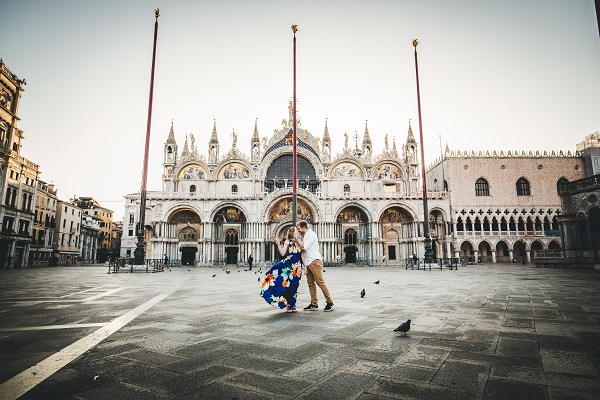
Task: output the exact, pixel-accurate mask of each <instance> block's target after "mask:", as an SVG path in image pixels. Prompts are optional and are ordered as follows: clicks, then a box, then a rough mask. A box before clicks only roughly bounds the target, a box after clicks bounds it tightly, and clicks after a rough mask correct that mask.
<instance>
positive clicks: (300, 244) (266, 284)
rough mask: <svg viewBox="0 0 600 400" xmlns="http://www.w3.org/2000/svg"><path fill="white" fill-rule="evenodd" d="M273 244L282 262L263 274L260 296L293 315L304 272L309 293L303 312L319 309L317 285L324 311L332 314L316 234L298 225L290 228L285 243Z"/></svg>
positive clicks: (304, 225) (276, 240) (301, 222)
mask: <svg viewBox="0 0 600 400" xmlns="http://www.w3.org/2000/svg"><path fill="white" fill-rule="evenodd" d="M301 234H302V235H304V237H303V238H301V237H300V235H301ZM275 244H276V245H277V248H278V250H279V254H281V256H285V258H284V259H283V260H281V261H279V262H278V263H276V264H275V265H273V267H272V268H271V269H269V270H268V271H267V272H266V273H265V276H264V278H263V280H262V283H261V290H260V296H261V297H262V298H264V299H265V301H266V302H267V303H269V304H271V305H273V306H277V307H279V308H281V309H285V310H286V312H289V313H295V312H296V299H297V297H298V286H299V285H300V279H301V278H302V273H303V269H304V273H305V274H306V281H307V283H308V289H309V292H310V304H309V305H308V306H307V307H305V308H304V311H317V310H318V309H319V305H318V299H317V288H316V286H317V285H318V286H319V288H320V289H321V291H322V292H323V295H324V296H325V301H326V305H325V311H332V310H333V301H332V300H331V297H330V295H329V289H327V285H325V281H324V280H323V260H322V258H321V252H320V251H319V239H318V238H317V234H316V233H315V232H314V231H313V230H312V229H309V228H308V224H307V222H306V221H300V222H298V225H297V226H296V227H293V228H289V229H288V231H287V235H286V239H285V241H284V242H283V243H280V241H279V239H277V238H276V239H275Z"/></svg>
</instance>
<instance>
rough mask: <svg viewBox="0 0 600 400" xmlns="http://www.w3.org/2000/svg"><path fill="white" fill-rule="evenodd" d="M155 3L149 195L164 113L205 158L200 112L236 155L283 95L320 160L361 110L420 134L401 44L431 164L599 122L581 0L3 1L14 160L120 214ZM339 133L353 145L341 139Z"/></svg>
mask: <svg viewBox="0 0 600 400" xmlns="http://www.w3.org/2000/svg"><path fill="white" fill-rule="evenodd" d="M156 7H159V8H160V12H161V17H160V19H159V31H158V45H157V64H156V75H155V89H154V105H153V117H152V131H151V142H150V155H149V157H150V158H149V172H148V190H162V182H161V174H162V171H163V170H162V161H163V148H164V147H163V146H164V142H165V141H166V139H167V135H168V132H169V129H170V126H171V120H174V127H175V137H176V140H177V141H178V144H179V147H180V151H181V149H182V147H183V143H184V140H185V135H186V134H189V133H192V134H194V136H195V138H196V145H197V146H198V147H199V150H200V151H203V152H204V153H206V149H207V146H206V144H207V143H208V139H209V137H210V134H211V132H212V126H213V119H216V121H217V130H218V135H219V140H220V144H221V154H224V153H226V152H227V151H228V149H229V147H230V145H231V139H230V133H231V131H232V129H235V131H236V133H237V134H238V147H239V148H240V149H241V150H242V151H243V152H245V153H246V154H248V155H249V153H250V138H251V135H252V132H253V129H254V121H255V119H256V118H258V129H259V135H260V136H261V137H263V136H267V137H270V136H271V135H272V134H273V130H274V129H275V128H279V127H280V126H281V120H282V119H284V118H286V119H287V117H288V110H287V102H288V100H289V99H291V97H292V37H293V36H292V31H291V28H290V26H291V25H292V23H296V24H298V28H299V31H298V33H297V60H298V63H297V74H298V83H297V96H298V115H299V116H300V118H301V121H302V127H303V128H305V129H308V130H309V131H310V132H311V133H312V134H313V135H315V136H319V137H321V136H322V135H323V129H324V125H325V118H328V119H329V131H330V134H331V136H332V141H333V154H334V155H335V154H336V153H338V152H339V151H340V150H341V149H342V147H343V144H344V138H343V135H344V133H345V132H346V133H348V136H349V137H350V138H352V136H353V135H354V132H355V131H356V132H358V133H359V134H360V139H359V145H360V143H361V140H362V134H363V132H364V128H365V120H368V121H369V122H368V124H369V132H370V134H371V139H372V140H373V147H374V153H375V154H379V153H380V152H381V151H382V149H383V147H384V143H383V142H384V137H385V135H386V134H387V135H389V142H390V145H391V144H392V138H394V137H395V138H396V142H397V146H398V149H400V148H401V145H402V143H403V142H404V141H405V140H406V134H407V129H408V121H409V119H412V126H413V131H414V133H415V135H416V137H417V141H419V137H418V114H417V99H416V83H415V67H414V50H413V46H412V40H413V39H415V38H416V39H418V40H419V42H420V45H419V47H418V56H419V77H420V85H421V106H422V116H423V133H424V142H425V160H426V164H430V163H431V162H433V161H434V160H435V158H437V157H438V156H439V154H440V136H441V141H442V143H443V146H445V144H446V143H448V145H449V146H450V148H451V149H453V150H480V149H482V150H534V151H535V150H563V151H566V150H571V151H574V150H575V145H576V143H578V142H580V141H582V140H583V138H584V136H585V135H588V134H591V133H593V132H595V131H598V130H600V106H599V101H598V94H599V93H600V40H599V35H598V27H597V22H596V14H595V8H594V1H593V0H506V1H496V0H468V1H467V0H462V1H461V0H453V1H447V0H395V1H378V0H372V1H348V0H345V1H323V0H321V1H307V0H304V1H298V0H296V1H288V0H272V1H260V0H259V1H233V0H220V1H192V0H190V1H183V0H182V1H176V0H170V1H166V0H155V1H147V0H137V1H134V0H119V1H112V0H111V1H106V0H104V1H77V0H53V1H45V0H39V1H33V0H21V1H9V0H2V4H1V7H0V9H1V12H0V37H1V38H2V40H1V41H0V57H1V58H3V60H4V62H5V63H6V65H7V66H8V67H9V68H10V69H11V70H12V71H13V72H14V73H15V74H17V75H18V76H19V77H20V78H25V79H27V86H25V92H24V93H23V96H22V100H21V106H20V112H19V116H20V118H21V121H20V122H19V128H20V129H22V130H24V131H25V141H24V144H23V148H22V152H21V153H22V155H23V156H24V157H26V158H28V159H29V160H31V161H33V162H35V163H37V164H39V165H40V167H41V171H42V175H41V178H42V179H43V180H45V181H47V182H53V183H54V184H55V185H56V188H57V189H58V195H59V198H61V199H64V200H66V199H68V198H71V197H73V195H77V196H92V197H94V198H96V199H97V200H99V201H100V202H101V203H102V204H103V205H104V206H105V207H107V208H110V209H112V210H114V211H115V216H116V219H119V218H122V214H123V204H124V203H123V196H124V195H126V194H128V193H135V192H137V191H138V190H139V188H140V182H141V172H142V160H143V151H144V141H145V134H146V118H147V107H148V92H149V82H150V67H151V56H152V40H153V30H154V11H153V10H154V8H156ZM351 142H352V140H351Z"/></svg>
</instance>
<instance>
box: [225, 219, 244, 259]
mask: <svg viewBox="0 0 600 400" xmlns="http://www.w3.org/2000/svg"><path fill="white" fill-rule="evenodd" d="M239 244H240V241H239V235H238V231H237V230H235V229H232V228H231V229H228V230H227V232H225V258H226V260H225V263H226V264H230V265H237V262H238V252H239Z"/></svg>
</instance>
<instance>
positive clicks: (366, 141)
mask: <svg viewBox="0 0 600 400" xmlns="http://www.w3.org/2000/svg"><path fill="white" fill-rule="evenodd" d="M368 123H369V120H366V121H365V134H364V135H363V147H364V146H365V144H371V135H369V126H368Z"/></svg>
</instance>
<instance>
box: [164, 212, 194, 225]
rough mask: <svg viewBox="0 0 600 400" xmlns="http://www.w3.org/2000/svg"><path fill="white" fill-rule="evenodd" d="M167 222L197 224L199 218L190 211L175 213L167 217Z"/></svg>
mask: <svg viewBox="0 0 600 400" xmlns="http://www.w3.org/2000/svg"><path fill="white" fill-rule="evenodd" d="M169 222H171V223H175V224H188V223H189V224H199V223H200V222H201V221H200V216H199V215H198V214H196V213H195V212H194V211H191V210H180V211H176V212H175V213H173V215H171V217H169Z"/></svg>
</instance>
